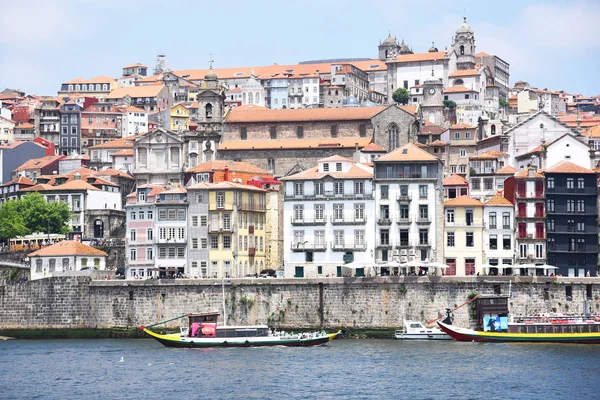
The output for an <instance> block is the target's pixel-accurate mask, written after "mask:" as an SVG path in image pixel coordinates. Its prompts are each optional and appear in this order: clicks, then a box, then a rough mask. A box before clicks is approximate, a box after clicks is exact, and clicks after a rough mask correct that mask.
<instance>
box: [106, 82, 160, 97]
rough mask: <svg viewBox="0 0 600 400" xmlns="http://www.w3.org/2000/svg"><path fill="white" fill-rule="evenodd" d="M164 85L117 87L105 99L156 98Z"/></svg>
mask: <svg viewBox="0 0 600 400" xmlns="http://www.w3.org/2000/svg"><path fill="white" fill-rule="evenodd" d="M165 87H166V86H165V85H144V86H126V87H117V88H114V89H113V90H111V91H110V93H109V94H108V95H107V96H106V98H107V99H122V98H123V97H125V96H129V97H131V98H138V97H151V98H153V97H156V96H157V95H158V94H159V93H160V91H161V90H162V89H163V88H165Z"/></svg>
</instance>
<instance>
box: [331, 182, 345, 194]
mask: <svg viewBox="0 0 600 400" xmlns="http://www.w3.org/2000/svg"><path fill="white" fill-rule="evenodd" d="M333 188H334V194H335V195H336V196H339V195H343V194H344V182H341V181H336V182H334V183H333Z"/></svg>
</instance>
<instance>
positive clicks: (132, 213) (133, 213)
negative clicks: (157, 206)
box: [129, 210, 162, 221]
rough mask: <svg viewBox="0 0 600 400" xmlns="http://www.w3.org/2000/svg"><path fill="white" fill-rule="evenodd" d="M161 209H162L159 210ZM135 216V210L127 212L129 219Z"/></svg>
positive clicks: (133, 218)
mask: <svg viewBox="0 0 600 400" xmlns="http://www.w3.org/2000/svg"><path fill="white" fill-rule="evenodd" d="M161 211H162V210H161ZM135 216H136V215H135V211H132V212H130V213H129V219H130V220H132V221H133V220H135Z"/></svg>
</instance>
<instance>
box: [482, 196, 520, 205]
mask: <svg viewBox="0 0 600 400" xmlns="http://www.w3.org/2000/svg"><path fill="white" fill-rule="evenodd" d="M485 205H486V206H501V207H513V203H511V202H510V201H508V200H506V199H505V198H504V197H502V196H500V195H499V194H496V195H495V196H494V197H492V198H491V199H489V200H488V201H486V203H485Z"/></svg>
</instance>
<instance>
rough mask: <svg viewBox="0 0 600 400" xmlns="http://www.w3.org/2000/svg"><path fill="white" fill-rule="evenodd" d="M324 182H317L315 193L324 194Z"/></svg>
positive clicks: (317, 194)
mask: <svg viewBox="0 0 600 400" xmlns="http://www.w3.org/2000/svg"><path fill="white" fill-rule="evenodd" d="M323 192H324V191H323V182H315V195H316V196H323Z"/></svg>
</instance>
